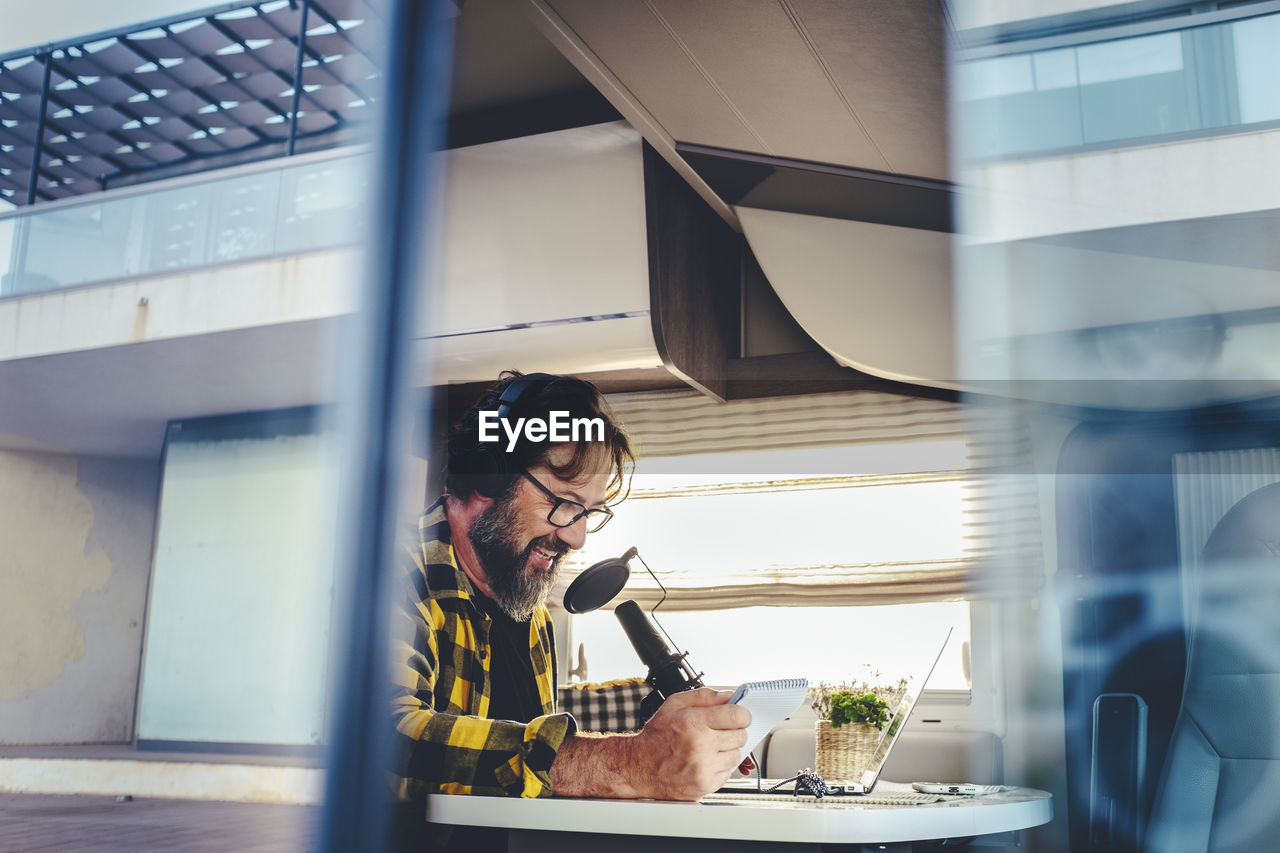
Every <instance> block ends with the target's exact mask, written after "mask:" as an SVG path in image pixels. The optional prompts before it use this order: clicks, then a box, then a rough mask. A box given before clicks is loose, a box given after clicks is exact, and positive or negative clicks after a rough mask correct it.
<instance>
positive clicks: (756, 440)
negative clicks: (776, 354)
mask: <svg viewBox="0 0 1280 853" xmlns="http://www.w3.org/2000/svg"><path fill="white" fill-rule="evenodd" d="M610 402H611V404H612V405H613V407H614V410H615V412H616V413H617V414H618V416H619V417H620V419H621V420H622V421H623V423H624V424H625V426H626V429H627V431H628V433H629V434H630V436H631V437H632V440H633V442H634V444H635V445H636V449H637V453H638V456H639V458H640V462H639V464H638V466H637V474H636V477H635V480H634V482H633V488H632V492H631V496H630V498H629V499H628V500H627V501H625V502H624V503H623V504H622V505H621V506H620V507H618V509H617V510H616V517H615V519H614V520H613V521H612V522H611V523H610V525H609V526H608V527H606V528H605V529H604V530H602V531H600V532H598V533H595V534H592V535H591V536H590V537H588V540H587V545H586V547H585V548H584V550H583V551H581V552H579V553H578V554H577V555H576V557H575V559H574V562H573V563H572V564H571V565H570V566H568V567H567V568H568V571H567V572H566V573H565V575H566V576H565V577H564V578H563V580H562V581H561V583H562V584H567V583H568V582H569V581H570V580H572V577H573V576H574V574H576V571H577V570H580V569H581V568H583V567H585V566H587V565H590V564H591V563H593V562H595V561H596V560H600V559H604V558H606V557H611V556H617V555H618V554H621V553H622V552H623V551H625V550H626V549H627V548H629V547H631V546H632V545H634V546H636V547H637V548H639V551H640V554H641V557H642V558H643V559H644V560H645V562H646V563H647V564H648V565H649V567H650V568H652V569H653V571H654V572H655V573H656V574H657V575H658V576H659V577H660V578H661V579H662V583H663V585H664V586H666V587H667V589H668V590H669V593H670V594H669V597H668V598H667V601H666V603H664V604H663V609H664V610H668V611H672V610H709V609H724V608H734V607H749V606H755V605H775V606H776V605H786V606H819V605H821V606H832V605H858V604H903V603H914V602H922V601H955V600H961V599H970V598H974V597H988V596H994V595H1007V594H1027V593H1028V592H1030V591H1032V590H1033V589H1034V587H1035V586H1036V585H1037V584H1039V582H1040V577H1041V571H1040V556H1039V555H1040V538H1039V513H1038V512H1037V509H1036V506H1035V497H1036V493H1035V487H1034V481H1033V479H1032V478H1030V477H1028V476H1026V471H1027V457H1028V453H1027V446H1026V441H1025V438H1024V437H1023V434H1022V431H1021V430H1020V429H1019V427H1018V425H1017V423H1016V422H1015V421H1014V420H1013V419H1012V417H1011V416H1010V414H1009V410H1007V409H1005V408H998V409H992V410H979V409H976V408H974V407H970V406H964V405H959V404H954V403H947V402H941V401H934V400H925V399H919V398H911V397H901V396H895V395H888V394H881V393H878V392H870V391H859V392H847V393H834V394H823V395H811V396H803V397H789V398H768V399H758V400H741V401H732V402H729V403H715V402H713V401H710V400H708V399H707V398H705V397H702V396H701V395H698V394H696V393H693V392H660V393H637V394H622V395H615V396H612V397H610ZM659 594H660V593H659V591H658V588H657V586H656V585H655V584H654V583H653V582H652V581H651V580H650V579H649V577H648V575H647V574H645V573H644V572H643V568H642V567H641V566H640V565H639V564H638V563H637V564H634V565H633V574H632V580H631V582H630V584H629V585H628V587H627V593H626V596H624V597H629V598H633V599H635V600H636V601H637V602H639V603H641V604H642V605H646V606H647V605H651V604H653V603H654V602H656V601H657V599H658V596H659Z"/></svg>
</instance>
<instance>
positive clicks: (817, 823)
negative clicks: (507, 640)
mask: <svg viewBox="0 0 1280 853" xmlns="http://www.w3.org/2000/svg"><path fill="white" fill-rule="evenodd" d="M877 790H879V788H878V789H877ZM841 799H845V798H841ZM1052 817H1053V800H1052V797H1051V796H1050V795H1049V794H1048V793H1046V792H1044V791H1037V790H1034V789H1031V788H1014V789H1011V790H1008V791H1004V792H1001V793H997V794H989V795H986V796H982V797H974V798H971V799H970V798H966V799H956V800H947V801H944V802H939V803H929V804H925V805H914V806H893V807H885V806H878V807H877V806H861V807H858V806H854V807H847V808H844V807H842V808H832V807H830V806H819V805H808V804H804V803H802V802H796V803H794V804H793V803H777V802H768V803H755V802H750V801H741V800H735V801H733V802H726V803H672V802H661V801H656V800H603V799H555V798H553V799H540V800H533V799H504V798H494V797H469V796H458V795H433V796H431V797H430V798H428V800H427V820H428V821H429V822H431V823H441V824H454V825H467V826H489V827H505V828H507V829H509V830H512V835H511V837H512V839H513V840H512V849H513V850H516V849H524V850H534V849H544V848H545V849H557V850H570V849H573V848H574V847H575V846H577V845H576V844H575V843H574V838H575V837H576V838H577V839H578V840H579V841H583V842H586V843H588V844H591V845H593V846H594V845H598V844H600V843H601V838H600V836H612V838H610V839H605V840H606V841H608V842H609V843H610V845H611V847H613V849H615V850H618V849H628V850H629V849H633V845H634V844H635V843H636V842H637V841H639V840H640V839H641V838H642V837H643V838H647V839H648V842H649V844H650V846H652V843H653V839H654V838H655V837H661V838H662V839H663V841H662V846H661V849H662V850H663V851H672V850H676V849H680V848H681V846H682V845H681V843H680V841H679V840H680V839H688V840H692V839H704V840H703V841H698V842H696V843H691V844H688V845H687V846H688V847H689V848H690V849H698V850H707V849H709V848H708V847H707V846H706V841H705V839H718V840H720V841H723V842H731V843H732V847H731V848H726V849H740V848H742V847H744V846H746V845H747V843H749V842H767V843H768V848H769V849H779V848H778V845H779V844H780V843H788V842H789V843H792V844H797V845H801V846H800V847H797V848H796V849H803V845H824V844H825V845H831V844H848V845H854V846H857V845H863V844H867V845H894V846H897V845H907V846H906V847H905V848H904V849H910V846H909V845H910V844H911V842H916V841H925V840H930V839H945V838H969V837H976V836H986V835H995V834H999V833H1007V832H1012V831H1015V830H1019V829H1027V828H1029V827H1033V826H1039V825H1041V824H1044V823H1048V822H1049V820H1050V819H1051V818H1052ZM520 832H523V833H527V834H529V835H545V834H547V833H554V834H555V836H554V841H552V842H550V843H548V844H545V845H541V846H539V845H537V844H530V843H527V839H526V843H523V844H517V843H516V841H515V839H516V837H517V834H518V833H520ZM547 838H552V836H547ZM596 849H600V848H599V847H596ZM635 849H647V848H644V847H635ZM712 849H714V847H713V848H712Z"/></svg>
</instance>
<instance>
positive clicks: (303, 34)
mask: <svg viewBox="0 0 1280 853" xmlns="http://www.w3.org/2000/svg"><path fill="white" fill-rule="evenodd" d="M310 11H311V0H302V16H301V18H299V21H300V23H299V24H298V59H297V62H295V63H294V65H293V109H292V110H290V111H289V151H288V154H289V156H290V157H292V156H293V147H294V145H295V144H296V143H297V141H298V106H299V105H300V104H301V103H302V60H303V58H304V57H305V56H306V50H307V13H308V12H310Z"/></svg>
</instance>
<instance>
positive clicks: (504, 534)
mask: <svg viewBox="0 0 1280 853" xmlns="http://www.w3.org/2000/svg"><path fill="white" fill-rule="evenodd" d="M518 527H519V525H518V523H517V512H516V508H515V501H514V500H513V495H511V494H507V495H503V496H502V497H501V498H499V499H497V500H495V501H494V502H493V503H492V504H490V505H489V506H488V508H486V509H485V510H484V512H482V513H480V517H479V518H477V519H476V521H475V523H474V524H472V525H471V530H470V531H469V532H468V534H467V538H468V539H470V540H471V547H472V548H474V549H475V552H476V556H477V557H479V559H480V565H481V567H482V568H483V569H484V572H485V574H486V575H487V576H488V578H489V588H490V589H491V590H492V591H493V599H494V602H495V603H496V604H497V605H498V607H499V608H500V609H501V610H502V612H503V613H505V614H507V615H508V616H510V617H511V618H512V619H514V620H515V621H517V622H524V621H525V620H527V619H529V618H530V617H531V616H533V611H534V608H536V607H537V606H538V605H539V604H541V603H542V602H543V600H545V599H546V597H547V593H549V592H550V591H551V587H552V586H554V585H555V582H556V575H558V574H559V571H560V560H561V557H563V556H564V554H566V553H567V552H568V551H569V546H568V545H566V544H565V543H564V542H561V541H560V540H559V539H555V538H553V537H550V536H543V537H540V538H538V539H535V540H533V541H532V542H530V543H529V544H528V545H526V546H524V548H523V549H522V548H521V547H520V542H519V540H518V539H517V536H518V535H519V534H518V533H517V532H516V531H517V528H518ZM535 547H537V548H543V549H545V550H547V551H554V552H556V554H557V556H556V558H555V559H554V560H552V561H551V565H550V566H548V567H547V568H546V569H544V570H537V569H533V570H532V572H530V573H526V572H525V567H526V566H530V565H531V564H530V563H529V557H530V555H531V554H532V552H533V549H534V548H535Z"/></svg>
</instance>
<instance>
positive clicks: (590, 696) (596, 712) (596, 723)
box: [556, 678, 652, 732]
mask: <svg viewBox="0 0 1280 853" xmlns="http://www.w3.org/2000/svg"><path fill="white" fill-rule="evenodd" d="M651 690H652V688H650V687H649V685H648V684H645V682H644V679H643V678H625V679H620V680H618V681H606V682H602V683H599V684H591V683H585V684H570V685H567V686H564V687H561V688H560V689H559V691H558V696H557V698H558V699H559V700H560V701H559V704H558V705H557V708H556V710H558V711H565V712H568V713H570V714H573V717H574V719H576V720H577V721H578V728H579V729H582V730H583V731H588V732H634V731H636V730H637V729H639V728H640V703H641V702H643V701H644V698H645V697H646V696H648V695H649V693H650V692H651Z"/></svg>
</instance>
